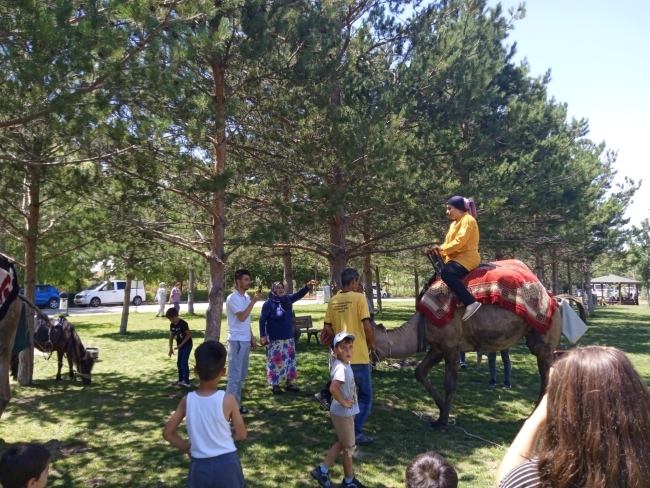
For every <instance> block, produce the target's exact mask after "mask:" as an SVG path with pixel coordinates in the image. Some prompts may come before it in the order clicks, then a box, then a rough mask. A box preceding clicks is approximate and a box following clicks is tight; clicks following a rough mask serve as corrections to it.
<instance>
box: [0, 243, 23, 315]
mask: <svg viewBox="0 0 650 488" xmlns="http://www.w3.org/2000/svg"><path fill="white" fill-rule="evenodd" d="M19 291H20V288H19V286H18V273H17V272H16V266H15V265H14V264H13V263H12V262H11V261H9V260H8V259H6V258H4V257H3V256H1V255H0V321H1V320H2V319H3V318H4V317H5V315H6V314H7V310H9V307H10V306H11V304H12V303H13V301H14V300H15V299H16V297H17V296H18V292H19Z"/></svg>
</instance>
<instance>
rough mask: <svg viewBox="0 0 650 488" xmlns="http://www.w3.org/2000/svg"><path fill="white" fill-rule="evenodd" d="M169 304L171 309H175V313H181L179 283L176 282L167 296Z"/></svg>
mask: <svg viewBox="0 0 650 488" xmlns="http://www.w3.org/2000/svg"><path fill="white" fill-rule="evenodd" d="M169 303H171V305H172V307H174V308H175V309H176V311H177V312H180V311H181V283H180V282H178V283H176V284H175V285H174V288H172V292H171V293H170V294H169Z"/></svg>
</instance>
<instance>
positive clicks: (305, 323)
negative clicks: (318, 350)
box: [296, 315, 323, 346]
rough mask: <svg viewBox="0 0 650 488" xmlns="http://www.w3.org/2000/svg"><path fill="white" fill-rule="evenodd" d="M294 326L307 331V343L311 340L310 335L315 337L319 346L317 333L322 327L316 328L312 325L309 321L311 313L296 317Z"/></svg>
mask: <svg viewBox="0 0 650 488" xmlns="http://www.w3.org/2000/svg"><path fill="white" fill-rule="evenodd" d="M296 328H298V329H302V330H304V331H305V332H306V333H307V344H309V343H310V342H311V336H314V337H315V338H316V344H318V345H319V346H320V340H319V339H318V334H320V333H321V331H322V330H323V329H317V328H316V327H314V325H313V324H312V321H311V315H304V316H302V317H296Z"/></svg>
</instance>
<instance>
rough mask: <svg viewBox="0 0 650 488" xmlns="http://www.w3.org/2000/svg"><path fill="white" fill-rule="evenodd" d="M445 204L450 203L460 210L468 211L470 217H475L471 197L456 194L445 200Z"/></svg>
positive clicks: (474, 206) (474, 207) (474, 208)
mask: <svg viewBox="0 0 650 488" xmlns="http://www.w3.org/2000/svg"><path fill="white" fill-rule="evenodd" d="M447 205H451V206H452V207H454V208H457V209H458V210H460V211H461V212H469V214H470V215H471V216H472V217H474V218H476V204H475V203H474V200H472V199H471V198H465V197H461V196H458V195H457V196H455V197H451V198H450V199H449V200H447Z"/></svg>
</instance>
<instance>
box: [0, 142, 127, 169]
mask: <svg viewBox="0 0 650 488" xmlns="http://www.w3.org/2000/svg"><path fill="white" fill-rule="evenodd" d="M137 147H139V146H129V147H127V148H124V149H120V150H118V151H115V152H112V153H108V154H102V155H101V156H95V157H93V158H84V159H75V160H73V161H38V160H26V159H19V158H17V157H15V156H11V155H7V154H0V159H4V160H5V161H11V162H14V163H19V164H24V165H27V166H65V165H68V164H81V163H91V162H93V161H103V160H105V159H111V158H113V157H115V156H119V155H120V154H124V153H126V152H128V151H131V150H132V149H136V148H137Z"/></svg>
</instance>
